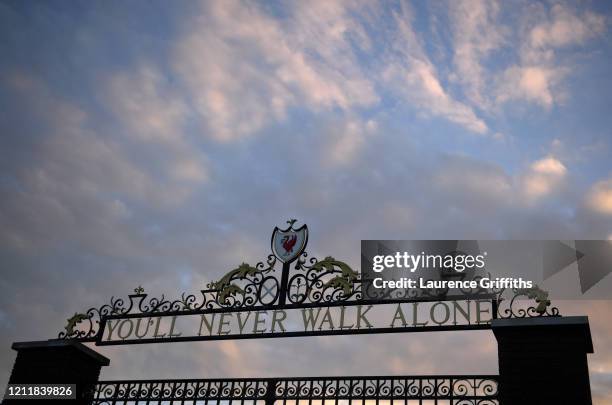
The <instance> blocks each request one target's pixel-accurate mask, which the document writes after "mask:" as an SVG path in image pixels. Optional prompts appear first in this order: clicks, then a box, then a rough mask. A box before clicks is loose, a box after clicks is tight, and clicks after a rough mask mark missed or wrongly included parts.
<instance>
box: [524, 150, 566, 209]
mask: <svg viewBox="0 0 612 405" xmlns="http://www.w3.org/2000/svg"><path fill="white" fill-rule="evenodd" d="M566 174H567V168H566V167H565V165H563V163H561V161H560V160H558V159H556V158H555V157H553V156H548V157H545V158H542V159H540V160H537V161H535V162H533V163H532V164H531V166H530V167H529V170H528V171H527V173H526V174H525V175H524V176H523V179H522V185H523V194H524V196H525V197H526V198H527V199H528V201H534V200H538V199H540V198H543V197H545V196H548V195H549V194H551V193H553V192H554V191H556V190H557V189H558V187H559V186H560V185H561V184H562V182H563V180H564V179H565V177H566Z"/></svg>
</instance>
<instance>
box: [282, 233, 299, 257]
mask: <svg viewBox="0 0 612 405" xmlns="http://www.w3.org/2000/svg"><path fill="white" fill-rule="evenodd" d="M282 242H283V249H285V252H287V253H289V252H293V247H294V246H295V244H296V242H297V235H287V236H285V237H284V238H283V239H282Z"/></svg>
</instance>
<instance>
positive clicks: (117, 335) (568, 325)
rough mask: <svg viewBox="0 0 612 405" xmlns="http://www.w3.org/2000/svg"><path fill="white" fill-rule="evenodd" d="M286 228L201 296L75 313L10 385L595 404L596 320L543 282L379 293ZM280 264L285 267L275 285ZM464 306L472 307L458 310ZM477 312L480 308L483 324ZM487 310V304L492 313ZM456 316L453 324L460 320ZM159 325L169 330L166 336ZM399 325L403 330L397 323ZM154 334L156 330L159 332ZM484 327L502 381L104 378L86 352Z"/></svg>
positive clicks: (137, 394)
mask: <svg viewBox="0 0 612 405" xmlns="http://www.w3.org/2000/svg"><path fill="white" fill-rule="evenodd" d="M288 223H289V226H288V227H287V228H286V229H282V230H281V229H278V228H276V229H275V230H274V233H273V236H272V243H271V245H272V252H273V254H270V255H269V256H268V257H267V260H265V261H263V262H260V263H257V264H256V265H254V266H251V265H249V264H246V263H243V264H241V265H240V266H238V267H237V268H235V269H234V270H232V271H230V272H229V273H227V274H226V275H225V276H223V277H222V278H221V279H220V280H219V281H216V282H211V283H209V284H208V286H207V288H206V289H203V290H201V291H200V294H198V295H195V294H185V293H184V294H182V295H181V296H180V298H177V299H168V298H166V297H165V296H161V297H149V295H148V294H147V293H145V290H144V288H142V287H140V286H139V287H138V288H136V289H135V290H134V294H130V295H129V296H128V299H127V300H125V299H122V298H111V300H110V302H109V303H108V304H105V305H102V306H101V307H94V308H90V309H89V310H87V311H85V312H83V313H75V314H74V315H73V316H72V317H70V318H69V319H68V322H67V324H66V326H65V327H64V330H63V331H62V332H60V333H59V336H58V338H57V339H55V340H50V341H46V342H27V343H15V344H14V345H13V348H14V349H15V350H17V351H18V356H17V360H16V362H15V367H14V369H13V373H12V375H11V379H10V381H9V383H11V384H15V383H21V384H24V383H29V382H57V383H74V382H78V384H77V399H76V402H75V403H78V404H82V405H102V404H104V405H140V404H147V405H152V404H155V405H162V404H164V405H165V404H182V405H187V404H189V405H197V404H202V405H238V404H239V405H251V404H252V405H259V404H265V405H272V404H275V403H278V404H282V405H374V404H375V405H379V404H385V405H387V404H388V405H398V404H400V403H401V404H402V405H411V404H419V405H424V404H436V405H438V404H439V405H441V404H449V405H468V404H470V405H491V404H502V405H515V404H538V405H542V404H559V403H576V404H578V403H579V404H589V403H591V394H590V384H589V378H588V365H587V358H586V354H587V353H592V352H593V348H592V342H591V336H590V329H589V325H588V319H587V318H586V317H562V316H560V314H559V310H558V309H557V308H555V307H552V306H551V303H550V301H549V299H548V294H547V293H546V292H544V291H542V290H541V289H539V288H537V286H536V287H534V288H532V289H522V290H516V289H514V290H506V289H499V290H490V289H488V290H485V289H481V288H477V289H474V290H470V291H461V292H460V294H459V295H458V296H457V295H452V294H449V291H448V290H435V291H423V290H422V291H420V293H419V294H420V295H419V296H415V295H413V294H412V293H408V292H407V291H408V290H393V291H391V292H389V291H383V292H381V291H378V290H376V289H372V288H371V286H372V284H371V283H369V282H368V280H365V279H362V278H361V274H360V273H358V272H356V271H354V270H353V269H351V267H350V266H348V265H347V264H346V263H344V262H342V261H339V260H336V259H335V258H333V257H331V256H328V257H326V258H324V259H323V260H317V259H316V258H310V257H309V256H308V254H307V253H306V251H305V248H306V245H307V241H308V228H307V227H306V225H303V226H302V227H300V228H294V227H293V225H294V223H295V220H290V221H288ZM283 249H285V251H286V252H285V253H283ZM279 263H280V264H282V270H281V273H280V277H276V276H275V274H277V273H275V272H276V268H277V267H279V266H277V265H278V264H279ZM411 291H414V290H411ZM461 301H462V302H464V303H465V304H464V305H465V306H464V307H461V306H459V305H458V304H457V302H461ZM449 302H450V303H452V304H449ZM402 305H412V306H411V307H410V308H411V309H410V311H413V312H414V321H413V323H409V322H407V321H406V320H405V318H404V313H403V312H402ZM426 305H429V306H430V316H431V321H432V322H418V321H417V319H416V318H417V313H418V310H419V309H418V308H422V307H423V306H426ZM470 305H476V308H477V310H476V312H477V320H476V321H474V320H473V319H472V317H473V315H471V314H473V312H470V307H469V306H470ZM482 305H484V306H487V307H486V309H485V310H483V309H482V307H481V306H482ZM385 307H386V308H389V307H390V308H392V310H394V311H395V312H394V316H393V321H392V322H391V325H390V326H389V325H388V324H387V325H383V326H379V325H373V324H372V323H371V322H370V320H368V319H367V317H366V313H367V312H368V311H370V310H372V309H374V308H379V309H380V308H385ZM436 309H438V310H441V311H442V313H443V316H442V318H443V319H442V320H440V319H436V318H435V317H434V314H435V310H436ZM308 311H310V313H309V314H310V315H308ZM313 311H314V312H313ZM331 311H336V312H337V313H339V314H340V315H339V316H340V319H341V320H340V324H338V323H337V321H332V319H331V318H332V315H331ZM348 311H353V312H354V313H356V320H357V322H356V324H355V322H354V323H353V324H352V325H349V326H343V318H344V317H345V313H348ZM451 311H454V315H455V319H451V316H450V314H451ZM321 313H322V314H323V315H322V318H321V319H323V320H322V321H321V322H320V324H319V326H318V327H315V324H314V322H313V324H312V328H311V329H309V328H308V327H306V324H307V322H306V320H307V317H308V316H311V317H314V316H315V315H316V316H317V319H318V317H319V315H320V314H321ZM482 313H488V314H489V315H490V319H487V320H482V319H481V314H482ZM289 314H294V315H296V314H297V315H296V316H299V315H301V316H302V317H303V320H304V325H305V327H304V329H303V330H292V331H291V330H287V329H286V327H285V325H284V324H283V321H284V320H285V319H286V318H287V317H288V316H289ZM458 314H459V315H458ZM260 315H261V316H262V317H263V316H271V319H272V320H271V327H269V326H266V328H264V329H258V328H259V326H260V324H262V323H263V321H261V320H260V319H259V316H260ZM234 316H235V317H236V318H237V320H238V325H239V329H240V333H237V332H235V331H232V330H231V328H229V327H228V326H227V325H229V321H228V320H227V318H230V317H234ZM457 316H459V317H463V318H462V321H463V323H460V322H458V321H457ZM179 318H182V319H187V318H189V319H192V320H193V319H196V320H198V319H199V320H200V326H199V330H198V333H193V334H188V335H183V334H182V333H178V332H176V331H175V322H177V320H178V319H179ZM232 319H233V318H232ZM249 319H251V321H253V319H254V327H253V328H252V330H250V331H247V332H246V333H244V331H243V329H244V324H245V323H246V322H247V320H249ZM162 320H163V321H164V322H166V323H165V325H166V326H165V327H166V328H167V330H166V331H165V332H163V333H160V328H162V326H160V325H162V324H163V322H162ZM396 321H398V323H399V325H395V323H396ZM214 322H216V324H215V326H214V328H213V326H212V324H213V323H214ZM241 322H242V323H241ZM334 322H335V324H334ZM143 325H144V327H146V332H144V333H143V332H142V330H141V328H142V327H143ZM150 327H152V328H153V329H152V330H154V333H150ZM482 329H488V330H492V331H493V333H494V335H495V338H496V339H497V342H498V358H499V369H500V374H499V375H498V376H497V375H444V376H367V377H363V376H340V377H299V378H286V377H282V378H224V379H188V380H177V379H171V380H121V381H98V375H99V372H100V369H101V367H102V366H105V365H108V363H109V361H108V359H106V358H104V357H103V356H101V355H99V354H98V353H97V352H95V351H93V350H91V349H89V348H87V347H86V346H84V345H83V343H95V344H96V345H126V344H146V343H160V342H176V341H197V340H221V339H254V338H258V339H259V338H278V337H291V336H319V335H343V334H366V333H401V332H423V331H432V330H482ZM203 331H204V333H202V332H203ZM207 331H208V332H207ZM147 334H148V335H147ZM58 359H59V360H58ZM64 361H65V362H66V364H69V365H70V366H64V367H63V368H62V366H61V364H60V363H62V362H64ZM58 364H60V365H58ZM560 387H562V389H559V388H560ZM568 387H571V388H569V389H568ZM330 401H332V402H330ZM5 403H6V404H11V403H13V402H12V400H7V401H5ZM15 403H17V404H18V403H19V402H15Z"/></svg>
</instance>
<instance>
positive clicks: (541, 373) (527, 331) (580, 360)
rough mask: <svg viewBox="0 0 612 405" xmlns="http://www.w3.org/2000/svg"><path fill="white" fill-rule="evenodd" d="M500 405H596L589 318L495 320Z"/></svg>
mask: <svg viewBox="0 0 612 405" xmlns="http://www.w3.org/2000/svg"><path fill="white" fill-rule="evenodd" d="M491 327H492V329H493V333H494V334H495V337H496V339H497V347H498V355H499V378H500V391H499V394H500V397H499V399H500V404H501V405H519V404H520V405H526V404H538V405H548V404H555V405H558V404H581V405H587V404H591V403H592V402H591V387H590V384H589V368H588V364H587V353H593V342H592V340H591V331H590V329H589V319H588V317H586V316H571V317H541V318H526V319H520V318H514V319H494V320H493V321H492V322H491Z"/></svg>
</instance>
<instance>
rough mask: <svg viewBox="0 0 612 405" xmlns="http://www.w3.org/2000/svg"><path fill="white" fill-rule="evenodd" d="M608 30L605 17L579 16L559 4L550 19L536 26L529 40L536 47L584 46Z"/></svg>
mask: <svg viewBox="0 0 612 405" xmlns="http://www.w3.org/2000/svg"><path fill="white" fill-rule="evenodd" d="M605 29H606V19H605V17H604V16H603V15H600V14H596V13H593V12H591V11H585V12H584V13H582V15H578V14H577V13H576V12H575V11H574V10H571V9H570V8H569V7H567V5H564V4H562V3H557V4H554V5H553V6H552V9H551V12H550V18H549V19H548V20H547V21H544V22H542V23H540V24H538V25H537V26H535V27H534V28H533V29H532V30H531V32H530V34H529V39H530V41H531V45H532V46H534V47H540V48H546V47H555V48H560V47H564V46H568V45H575V44H582V43H584V42H586V41H587V40H589V39H592V38H595V37H597V36H599V35H601V34H602V33H603V32H604V31H605Z"/></svg>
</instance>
